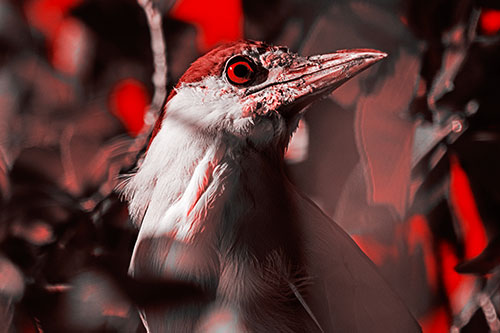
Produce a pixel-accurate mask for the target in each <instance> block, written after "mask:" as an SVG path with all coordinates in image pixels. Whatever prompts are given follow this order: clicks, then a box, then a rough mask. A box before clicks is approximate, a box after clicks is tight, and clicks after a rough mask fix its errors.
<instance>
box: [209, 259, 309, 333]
mask: <svg viewBox="0 0 500 333" xmlns="http://www.w3.org/2000/svg"><path fill="white" fill-rule="evenodd" d="M221 268H222V270H221V275H220V278H219V284H218V288H217V296H216V301H215V309H219V310H220V311H222V312H223V313H225V314H226V316H225V318H226V320H229V323H230V325H234V326H233V327H237V328H238V329H237V330H239V331H245V332H310V331H311V330H309V329H308V328H309V327H310V322H309V318H308V317H307V314H306V312H305V311H304V309H303V307H302V305H301V304H300V302H299V301H298V299H297V297H296V294H295V293H294V290H293V288H296V287H298V289H303V288H302V286H305V282H306V281H307V279H306V278H305V276H306V274H305V272H304V271H302V270H300V267H298V266H295V265H293V264H292V260H290V258H286V256H285V255H284V254H283V252H280V251H272V252H270V253H268V255H267V256H266V257H265V258H262V259H261V260H259V261H257V260H256V259H255V258H253V259H249V258H235V257H230V256H229V257H227V258H225V259H224V260H222V262H221ZM296 291H297V290H296ZM218 312H219V311H215V312H214V313H216V314H218Z"/></svg>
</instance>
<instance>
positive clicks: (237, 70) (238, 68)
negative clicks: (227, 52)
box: [234, 65, 250, 77]
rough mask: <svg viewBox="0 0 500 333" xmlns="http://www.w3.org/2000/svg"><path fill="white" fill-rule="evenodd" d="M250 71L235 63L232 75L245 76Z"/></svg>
mask: <svg viewBox="0 0 500 333" xmlns="http://www.w3.org/2000/svg"><path fill="white" fill-rule="evenodd" d="M249 73H250V71H249V70H248V68H247V67H246V66H245V65H236V67H234V75H236V76H237V77H247V76H248V74H249Z"/></svg>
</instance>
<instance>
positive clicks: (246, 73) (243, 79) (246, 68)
mask: <svg viewBox="0 0 500 333" xmlns="http://www.w3.org/2000/svg"><path fill="white" fill-rule="evenodd" d="M226 75H227V78H228V80H229V82H230V83H232V84H235V85H240V84H245V83H248V82H250V81H251V80H252V79H253V76H254V70H253V68H252V65H251V64H250V62H249V61H248V60H246V59H245V58H239V59H235V61H232V62H231V63H229V66H228V67H227V69H226Z"/></svg>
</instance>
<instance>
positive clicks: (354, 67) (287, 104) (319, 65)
mask: <svg viewBox="0 0 500 333" xmlns="http://www.w3.org/2000/svg"><path fill="white" fill-rule="evenodd" d="M385 57H387V54H386V53H384V52H380V51H377V50H369V49H353V50H341V51H337V52H335V53H329V54H322V55H315V56H310V57H297V58H294V59H293V61H291V63H290V64H289V65H288V66H284V67H282V68H280V70H279V71H275V72H272V71H270V73H269V77H268V79H267V80H266V81H265V82H263V83H262V84H260V85H257V86H254V87H251V88H249V89H248V90H247V95H253V94H258V93H262V92H263V91H269V92H270V93H275V94H278V93H279V94H281V95H284V96H283V100H282V104H281V105H280V106H279V108H278V112H279V113H281V114H290V113H291V114H295V113H296V112H299V111H300V110H301V109H303V108H304V107H305V106H307V105H308V104H310V103H311V102H312V101H313V100H315V99H317V98H318V97H320V96H324V95H327V94H329V93H330V92H332V91H333V90H335V89H336V88H338V87H339V86H340V85H342V84H343V83H344V82H346V81H347V80H349V79H350V78H352V77H353V76H355V75H356V74H358V73H360V72H361V71H363V70H365V69H366V68H368V67H370V66H371V65H373V64H375V63H376V62H378V61H380V60H382V59H384V58H385ZM291 110H293V111H291Z"/></svg>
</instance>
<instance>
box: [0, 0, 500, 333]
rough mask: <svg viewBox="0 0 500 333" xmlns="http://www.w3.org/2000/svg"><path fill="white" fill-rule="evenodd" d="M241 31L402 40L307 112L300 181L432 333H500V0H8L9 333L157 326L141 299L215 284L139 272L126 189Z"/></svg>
mask: <svg viewBox="0 0 500 333" xmlns="http://www.w3.org/2000/svg"><path fill="white" fill-rule="evenodd" d="M242 38H249V39H256V40H263V41H267V42H269V43H273V44H278V45H286V46H288V47H289V48H290V49H291V50H293V51H296V52H299V53H301V54H303V55H312V54H318V53H328V52H333V51H334V50H337V49H344V48H375V49H379V50H382V51H385V52H387V53H389V57H388V58H387V59H386V60H385V61H383V62H381V63H379V64H377V65H376V66H374V67H372V68H371V69H370V70H368V71H366V72H364V73H362V74H361V75H359V76H358V77H356V78H355V79H353V80H351V81H350V82H349V83H347V84H345V85H344V86H343V87H341V88H340V89H338V90H337V91H335V92H334V93H333V94H332V95H331V96H330V98H328V99H325V100H322V101H320V102H317V103H316V104H314V105H313V106H312V107H311V108H310V110H309V112H308V113H307V114H306V116H305V120H304V121H303V122H302V123H301V125H300V128H299V130H298V132H297V133H296V135H295V136H294V139H293V142H292V144H291V147H290V149H289V151H288V152H287V156H286V157H287V162H288V173H289V176H290V178H291V179H292V180H293V182H294V183H295V184H296V185H297V186H298V187H299V188H301V189H302V191H304V192H305V193H306V194H308V195H309V196H310V197H311V198H312V199H313V200H314V201H315V202H316V203H317V204H318V205H320V206H321V207H322V208H323V209H324V211H325V212H326V213H327V214H328V215H330V216H331V217H333V218H334V219H335V220H336V221H337V222H338V223H339V224H340V225H341V226H342V227H343V228H344V229H346V231H348V233H349V234H351V236H352V237H353V238H354V239H355V241H356V242H357V243H358V245H359V246H360V247H361V248H362V249H363V250H364V251H365V252H366V253H367V254H368V256H369V257H370V258H371V259H372V260H373V261H374V262H375V264H376V265H377V266H378V267H379V268H380V271H381V273H382V275H383V276H384V277H385V278H386V280H387V281H388V282H389V284H390V285H391V286H392V287H393V288H394V290H395V291H396V292H397V293H398V294H399V295H400V296H401V298H402V299H403V300H404V302H405V303H406V304H407V305H408V307H409V308H410V310H411V312H412V313H413V314H414V316H415V317H416V318H417V319H418V321H419V322H420V324H421V325H422V327H423V330H424V332H500V321H499V319H498V316H497V313H498V310H499V306H500V292H499V289H498V288H499V287H500V275H499V270H498V268H497V266H498V264H499V263H500V174H499V173H500V102H499V96H500V3H499V2H498V1H497V0H371V1H363V0H352V1H351V0H336V1H335V0H315V1H306V0H273V1H270V0H265V1H264V0H216V1H199V0H137V1H135V0H0V50H1V53H0V207H1V208H0V332H4V331H5V332H73V331H78V332H145V329H144V328H143V326H142V324H141V322H140V319H139V316H138V314H137V311H136V305H144V304H147V303H150V302H170V303H172V304H174V305H175V304H176V302H182V301H183V300H185V299H188V298H192V297H203V295H200V293H199V291H198V290H196V289H194V288H192V287H191V286H188V285H162V286H159V285H151V284H146V283H142V282H140V281H134V280H131V279H130V278H128V277H127V269H128V263H129V259H130V255H131V251H132V248H133V244H134V240H135V237H136V233H137V231H136V230H135V228H134V226H133V225H132V224H131V222H130V221H129V220H128V215H127V210H126V205H125V204H124V203H123V202H122V201H121V200H120V198H119V196H118V195H117V194H116V193H115V192H114V188H115V187H116V186H117V185H118V184H119V178H120V174H121V173H124V172H127V171H128V170H131V168H133V166H134V164H135V161H136V157H137V156H138V154H140V152H141V149H142V148H143V146H144V144H145V142H146V141H147V137H148V133H149V131H150V130H151V125H152V124H153V123H154V120H155V118H156V117H157V116H158V114H159V109H160V107H161V103H162V102H163V99H164V98H165V94H166V92H167V91H169V90H170V89H171V87H172V86H173V85H174V84H175V83H176V80H177V79H178V78H179V77H180V76H181V74H182V73H183V72H184V71H185V70H186V69H187V67H188V66H189V64H190V63H191V62H192V61H193V60H195V59H196V58H197V57H198V56H200V55H201V54H203V53H204V52H206V51H207V50H209V49H210V48H212V47H214V46H215V45H217V44H219V43H222V42H224V41H233V40H238V39H242ZM165 59H166V60H165ZM165 87H167V91H165ZM139 291H140V292H139Z"/></svg>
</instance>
